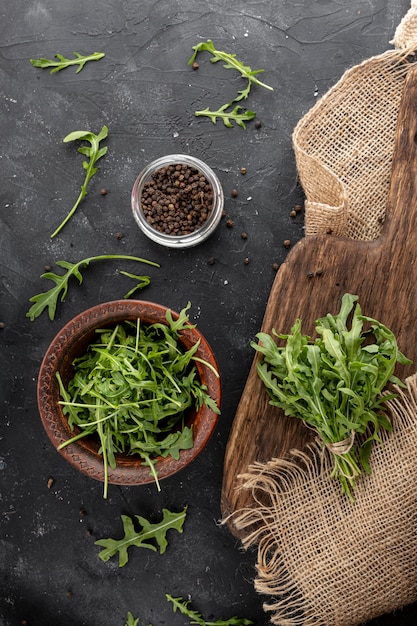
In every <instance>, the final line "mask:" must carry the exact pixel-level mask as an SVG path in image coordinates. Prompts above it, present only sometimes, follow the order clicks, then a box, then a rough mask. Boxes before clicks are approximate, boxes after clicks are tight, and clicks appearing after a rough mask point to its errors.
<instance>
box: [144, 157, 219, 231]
mask: <svg viewBox="0 0 417 626" xmlns="http://www.w3.org/2000/svg"><path fill="white" fill-rule="evenodd" d="M141 206H142V211H143V214H144V216H145V219H146V221H147V222H148V224H149V225H150V226H152V228H155V230H157V231H159V232H161V233H164V234H166V235H174V236H182V235H189V234H190V233H193V232H195V231H196V230H198V229H199V228H201V227H202V226H203V224H204V223H205V222H206V221H207V219H208V218H209V216H210V214H211V211H212V209H213V187H212V186H211V184H210V183H209V182H208V181H207V179H206V177H205V176H204V175H203V174H202V173H201V172H200V171H199V170H197V169H196V168H194V167H192V166H189V165H186V164H184V163H178V164H174V165H168V166H166V167H161V168H159V169H158V170H157V171H156V172H154V173H153V174H152V176H151V177H150V178H149V179H148V180H147V181H146V183H145V184H144V186H143V190H142V197H141Z"/></svg>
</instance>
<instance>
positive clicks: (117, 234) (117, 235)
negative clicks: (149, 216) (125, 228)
mask: <svg viewBox="0 0 417 626" xmlns="http://www.w3.org/2000/svg"><path fill="white" fill-rule="evenodd" d="M123 237H124V235H123V233H116V239H118V240H119V241H120V240H121V239H123Z"/></svg>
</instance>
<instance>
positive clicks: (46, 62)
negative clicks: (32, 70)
mask: <svg viewBox="0 0 417 626" xmlns="http://www.w3.org/2000/svg"><path fill="white" fill-rule="evenodd" d="M73 55H74V56H75V59H67V58H65V57H64V56H63V55H62V54H56V55H55V57H56V58H57V59H58V61H53V60H51V59H45V58H44V57H42V58H41V59H30V62H31V63H32V65H33V66H34V67H41V68H46V67H52V68H53V69H52V70H51V72H50V73H51V74H54V73H55V72H59V71H61V70H63V69H65V68H66V67H70V66H71V65H79V67H78V69H77V71H76V72H75V73H76V74H78V72H81V70H82V69H83V67H84V65H85V64H86V63H87V62H88V61H99V60H100V59H102V58H103V57H104V56H106V55H105V54H104V52H93V53H92V54H88V55H83V54H80V53H79V52H73Z"/></svg>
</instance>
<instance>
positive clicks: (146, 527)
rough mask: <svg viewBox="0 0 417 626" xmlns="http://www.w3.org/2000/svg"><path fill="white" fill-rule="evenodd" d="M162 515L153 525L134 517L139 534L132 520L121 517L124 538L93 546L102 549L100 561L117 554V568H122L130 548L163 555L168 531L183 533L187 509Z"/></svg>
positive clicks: (97, 542)
mask: <svg viewBox="0 0 417 626" xmlns="http://www.w3.org/2000/svg"><path fill="white" fill-rule="evenodd" d="M162 513H163V516H162V520H161V521H160V522H157V523H155V524H152V523H151V522H149V521H148V520H147V519H146V518H144V517H142V516H140V515H135V518H136V519H137V521H138V522H139V524H140V525H141V526H142V529H141V530H140V531H139V532H138V531H136V529H135V526H134V521H133V519H132V518H130V517H128V516H127V515H121V520H122V522H123V530H124V537H123V538H122V539H98V540H97V541H96V542H95V545H96V546H102V547H103V548H104V549H103V550H101V552H100V553H99V555H98V556H99V557H100V559H101V560H102V561H104V562H106V561H108V560H109V559H110V558H111V557H112V556H115V555H116V554H117V553H118V554H119V567H123V566H124V565H126V563H127V562H128V560H129V555H128V549H129V548H130V547H131V546H136V547H137V548H147V549H148V550H153V551H154V552H156V551H157V549H158V548H159V554H164V552H165V551H166V549H167V546H168V540H167V538H166V534H167V532H168V530H170V529H174V530H177V531H178V532H179V533H182V532H183V526H184V521H185V517H186V513H187V507H185V508H184V509H183V510H182V511H181V512H180V513H174V512H172V511H169V510H168V509H163V511H162ZM152 542H154V543H152ZM155 543H156V546H155Z"/></svg>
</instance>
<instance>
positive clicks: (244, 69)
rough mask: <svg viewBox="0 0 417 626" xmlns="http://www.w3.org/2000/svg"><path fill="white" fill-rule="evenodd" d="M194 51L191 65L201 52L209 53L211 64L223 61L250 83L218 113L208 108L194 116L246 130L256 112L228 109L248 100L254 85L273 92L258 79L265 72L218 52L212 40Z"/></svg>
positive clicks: (236, 107)
mask: <svg viewBox="0 0 417 626" xmlns="http://www.w3.org/2000/svg"><path fill="white" fill-rule="evenodd" d="M193 50H194V54H193V55H192V57H191V59H190V60H189V61H188V64H189V65H192V64H193V63H194V61H195V59H196V57H197V55H198V53H199V52H202V51H207V52H209V53H210V54H211V55H212V58H211V59H210V61H211V63H217V62H218V61H223V62H224V65H223V67H225V68H226V69H233V70H237V71H238V72H239V73H240V75H241V77H242V78H244V79H246V80H247V81H248V82H247V85H246V87H245V88H243V89H241V90H240V91H239V92H238V94H237V96H236V97H235V98H233V100H231V101H230V102H228V103H227V104H224V105H223V106H221V107H220V108H219V109H218V110H217V111H210V109H209V108H206V109H204V110H201V111H195V113H194V115H196V116H197V117H199V116H206V117H208V118H209V119H210V120H211V121H212V122H213V124H216V122H217V118H219V119H222V120H223V124H224V125H225V126H227V127H228V128H232V126H233V123H232V120H233V121H235V122H236V124H237V125H238V126H241V127H242V128H243V129H246V125H245V122H247V121H250V120H253V119H254V118H255V117H256V113H255V111H250V110H247V111H244V110H243V108H242V107H241V106H240V105H236V106H235V107H234V108H233V109H232V110H231V111H227V109H229V107H231V106H232V105H233V104H235V103H236V102H241V101H242V100H246V99H247V97H248V96H249V92H250V90H251V87H252V85H259V86H261V87H265V88H266V89H269V90H271V91H273V87H270V86H269V85H266V84H265V83H263V82H261V81H260V80H259V79H258V78H257V75H258V74H261V73H262V72H263V71H264V70H253V69H252V68H251V67H249V65H245V64H244V63H242V62H241V61H239V60H238V59H237V58H236V55H235V54H230V53H228V52H223V51H222V50H217V49H216V47H215V45H214V43H213V42H212V40H211V39H208V40H207V41H202V42H201V43H199V44H197V45H196V46H193Z"/></svg>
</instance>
